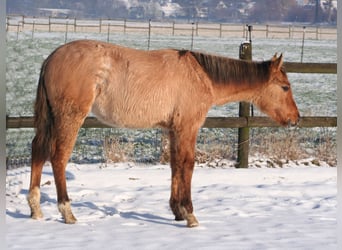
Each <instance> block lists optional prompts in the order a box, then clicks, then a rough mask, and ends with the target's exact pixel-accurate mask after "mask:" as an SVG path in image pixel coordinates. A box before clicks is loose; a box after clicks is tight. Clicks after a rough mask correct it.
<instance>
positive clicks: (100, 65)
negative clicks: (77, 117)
mask: <svg viewBox="0 0 342 250" xmlns="http://www.w3.org/2000/svg"><path fill="white" fill-rule="evenodd" d="M47 60H48V62H47V68H46V69H45V70H46V72H45V74H46V88H47V91H48V94H49V98H50V101H51V102H52V105H53V106H54V105H55V106H58V105H59V103H60V100H61V99H63V100H64V102H65V100H69V103H74V104H78V105H79V106H80V108H81V109H82V111H83V112H85V113H89V112H90V111H92V112H93V113H94V114H95V115H96V116H97V117H98V118H99V119H100V120H101V121H103V122H105V123H107V124H110V125H113V126H122V127H153V126H168V124H169V123H170V122H171V121H170V117H171V116H173V113H174V112H175V107H176V106H177V105H179V104H180V103H181V99H184V98H182V96H183V95H184V94H185V93H186V92H188V91H187V90H186V89H185V88H186V85H185V83H189V80H188V79H186V78H187V77H188V72H187V67H188V65H187V64H186V63H185V62H184V60H183V61H182V58H181V57H179V55H178V53H177V51H175V50H159V51H143V50H136V49H131V48H126V47H121V46H118V45H113V44H109V43H105V42H99V41H92V40H79V41H74V42H71V43H68V44H66V45H63V46H61V47H60V48H58V49H57V50H56V51H55V52H54V53H53V54H52V55H51V56H50V57H49V58H48V59H47Z"/></svg>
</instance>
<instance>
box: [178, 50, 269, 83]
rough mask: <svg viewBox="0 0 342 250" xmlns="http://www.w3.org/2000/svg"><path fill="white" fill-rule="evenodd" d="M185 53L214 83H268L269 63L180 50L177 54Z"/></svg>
mask: <svg viewBox="0 0 342 250" xmlns="http://www.w3.org/2000/svg"><path fill="white" fill-rule="evenodd" d="M187 52H189V53H191V55H192V56H193V57H194V58H195V59H196V60H197V62H198V63H199V64H200V65H201V66H202V68H203V70H204V71H205V72H206V73H207V75H208V76H209V78H210V79H211V80H213V82H215V83H225V84H229V83H233V82H236V83H246V84H253V83H254V82H265V81H268V80H269V78H270V64H271V61H263V62H251V61H243V60H238V59H232V58H227V57H221V56H215V55H208V54H204V53H200V52H194V51H187V50H180V51H179V52H178V53H179V55H180V56H183V55H185V54H186V53H187Z"/></svg>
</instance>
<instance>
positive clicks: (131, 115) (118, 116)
mask: <svg viewBox="0 0 342 250" xmlns="http://www.w3.org/2000/svg"><path fill="white" fill-rule="evenodd" d="M92 113H93V114H94V115H95V116H96V117H97V118H98V119H99V120H100V121H101V122H103V123H105V124H107V125H110V126H113V127H124V128H151V127H159V126H164V125H165V124H167V123H168V117H169V115H167V112H166V113H163V112H160V111H159V110H155V111H154V112H153V111H152V110H147V109H144V108H139V109H129V108H127V107H126V108H119V107H115V105H111V106H110V107H109V108H105V107H100V106H98V105H96V104H95V105H93V108H92Z"/></svg>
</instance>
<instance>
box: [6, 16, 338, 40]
mask: <svg viewBox="0 0 342 250" xmlns="http://www.w3.org/2000/svg"><path fill="white" fill-rule="evenodd" d="M6 30H7V31H13V32H17V33H19V32H23V31H31V32H32V35H33V34H34V32H36V31H37V32H39V31H48V32H65V33H68V32H95V33H107V35H108V36H109V34H111V33H118V32H120V33H146V34H165V35H195V36H212V37H213V36H217V37H239V38H240V37H242V38H244V37H246V33H247V27H246V25H243V24H227V23H199V22H196V23H185V22H183V23H180V22H175V21H172V22H167V21H165V22H162V21H145V22H144V21H132V20H113V19H91V20H90V19H76V18H55V17H26V16H7V20H6ZM304 33H305V39H333V40H336V38H337V29H336V27H322V26H303V25H295V24H289V25H281V24H254V25H253V37H254V38H288V39H302V38H303V34H304Z"/></svg>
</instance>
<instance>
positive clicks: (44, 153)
mask: <svg viewBox="0 0 342 250" xmlns="http://www.w3.org/2000/svg"><path fill="white" fill-rule="evenodd" d="M48 59H49V58H48ZM48 59H46V60H45V61H44V63H43V65H42V68H41V71H40V76H39V81H38V89H37V97H36V102H35V105H34V127H35V129H36V136H35V137H34V139H33V141H32V161H33V160H35V161H41V162H45V161H46V160H47V159H48V158H49V156H50V154H51V150H52V144H53V143H52V140H53V123H54V122H53V114H52V110H51V106H50V103H49V99H48V96H47V92H46V86H45V70H46V66H47V63H48Z"/></svg>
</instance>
